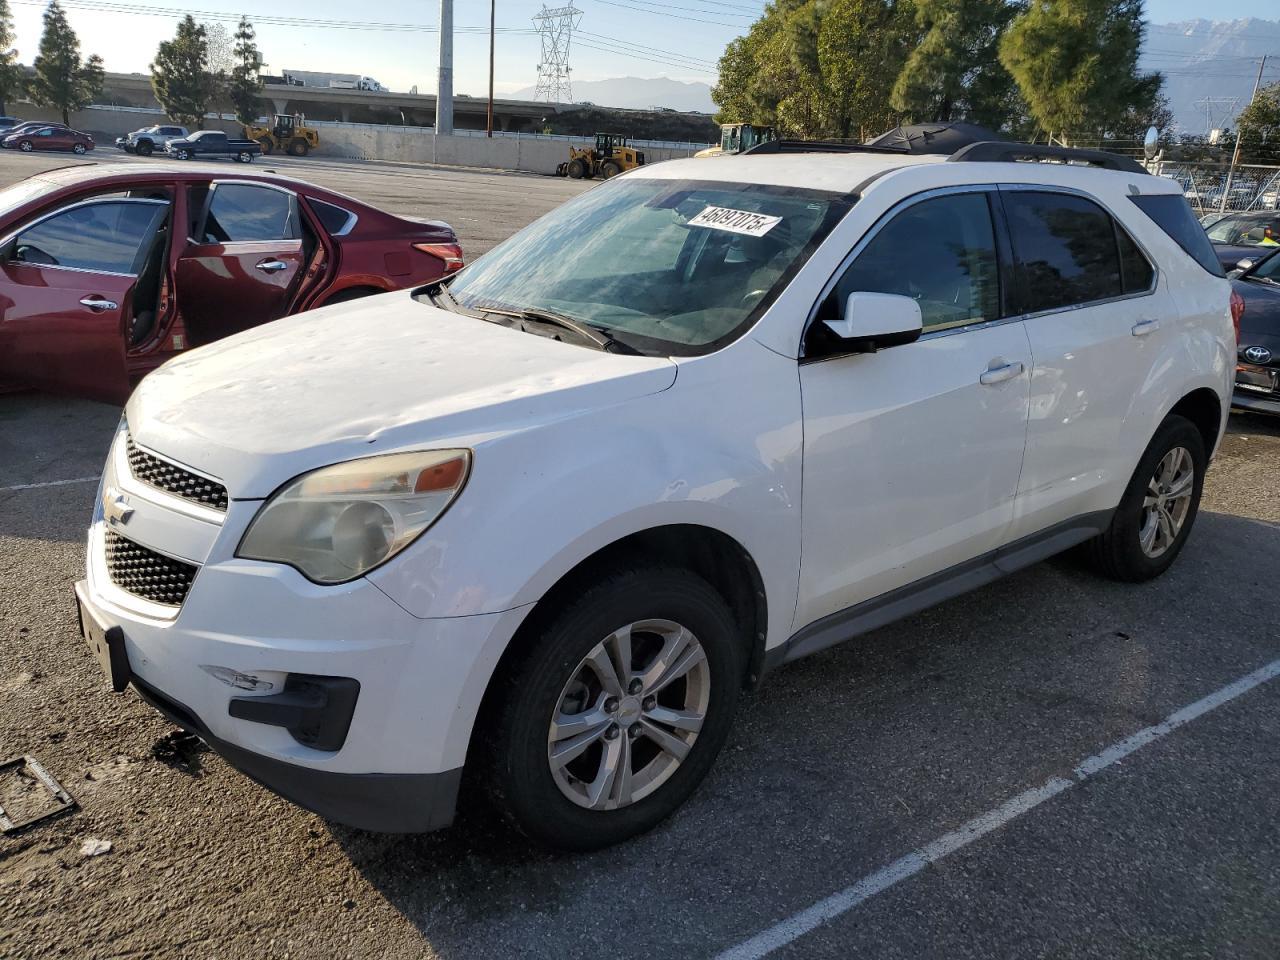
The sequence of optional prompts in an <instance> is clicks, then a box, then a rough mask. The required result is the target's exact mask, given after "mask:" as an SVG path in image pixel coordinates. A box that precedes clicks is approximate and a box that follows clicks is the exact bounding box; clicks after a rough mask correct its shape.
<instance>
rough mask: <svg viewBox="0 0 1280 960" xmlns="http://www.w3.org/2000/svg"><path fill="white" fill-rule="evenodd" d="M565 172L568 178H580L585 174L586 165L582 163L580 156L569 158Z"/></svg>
mask: <svg viewBox="0 0 1280 960" xmlns="http://www.w3.org/2000/svg"><path fill="white" fill-rule="evenodd" d="M567 172H568V174H569V179H571V180H581V179H582V178H584V177H585V176H586V175H587V165H586V164H585V163H583V162H582V160H581V159H580V158H579V159H575V160H570V161H569V167H568V171H567Z"/></svg>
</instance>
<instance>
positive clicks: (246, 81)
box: [0, 0, 262, 124]
mask: <svg viewBox="0 0 1280 960" xmlns="http://www.w3.org/2000/svg"><path fill="white" fill-rule="evenodd" d="M0 2H2V0H0ZM235 41H236V45H235V47H234V50H233V58H234V59H233V66H232V68H231V82H230V84H229V86H228V90H229V92H230V94H231V103H232V105H233V106H234V107H235V111H236V119H237V120H239V121H240V122H241V123H243V124H250V123H253V122H254V121H255V120H257V119H258V94H259V93H260V92H261V90H262V80H261V79H260V78H259V74H260V73H261V72H262V54H261V53H260V52H259V51H258V45H257V44H256V43H254V32H253V24H251V23H250V22H249V20H248V18H247V17H241V18H240V25H239V26H238V27H237V28H236V36H235Z"/></svg>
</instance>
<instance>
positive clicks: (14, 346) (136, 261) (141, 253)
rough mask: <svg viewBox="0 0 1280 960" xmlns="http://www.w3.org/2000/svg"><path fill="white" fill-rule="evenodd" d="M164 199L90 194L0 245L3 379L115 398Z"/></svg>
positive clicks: (123, 382)
mask: <svg viewBox="0 0 1280 960" xmlns="http://www.w3.org/2000/svg"><path fill="white" fill-rule="evenodd" d="M168 212H169V203H168V201H165V200H144V199H123V198H116V199H110V200H106V199H104V200H90V201H86V202H83V203H76V204H72V205H70V206H67V207H64V208H62V209H60V210H56V211H54V212H53V213H50V214H46V215H44V216H42V217H40V218H39V219H38V220H36V221H35V222H33V223H30V224H27V225H26V226H24V227H22V228H20V229H19V230H18V231H17V232H16V233H15V234H14V235H11V236H10V237H9V239H8V240H6V241H5V242H4V243H3V245H0V379H4V380H14V381H17V382H20V383H25V384H29V385H31V386H34V387H39V388H42V389H45V390H49V391H51V392H55V393H67V394H72V395H75V396H81V397H87V398H90V399H94V400H105V401H107V402H113V403H114V402H119V400H120V398H121V397H122V396H126V395H127V394H128V392H129V377H128V373H127V370H126V367H125V342H126V329H127V326H128V323H129V321H130V320H131V318H132V316H133V310H134V303H133V294H134V287H135V286H136V284H137V277H138V272H139V270H141V268H142V262H143V260H144V259H145V257H146V255H147V253H148V252H149V251H150V248H151V241H152V239H153V238H154V237H155V235H156V230H157V229H158V228H159V226H160V224H161V223H163V222H164V219H165V217H166V216H167V215H168Z"/></svg>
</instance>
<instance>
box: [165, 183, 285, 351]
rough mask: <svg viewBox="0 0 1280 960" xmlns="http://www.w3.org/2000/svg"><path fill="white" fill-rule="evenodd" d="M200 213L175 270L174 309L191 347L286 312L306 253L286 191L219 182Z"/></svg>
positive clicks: (265, 185)
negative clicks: (175, 293)
mask: <svg viewBox="0 0 1280 960" xmlns="http://www.w3.org/2000/svg"><path fill="white" fill-rule="evenodd" d="M193 207H195V205H194V204H193ZM195 208H196V209H200V208H199V207H195ZM203 211H204V212H203V214H202V215H200V216H199V217H198V222H197V223H196V225H195V227H194V229H193V231H192V234H193V235H192V238H191V239H190V240H189V241H188V246H187V249H186V251H185V252H184V253H183V255H182V256H181V258H180V259H179V260H178V267H177V296H178V309H179V311H180V312H181V314H182V318H183V320H184V322H185V325H186V331H187V337H188V340H189V341H190V345H191V346H193V347H196V346H200V345H201V344H204V343H211V342H213V341H214V340H218V339H220V338H222V337H225V336H229V335H230V334H233V333H238V332H240V331H241V330H247V329H249V328H250V327H256V326H258V325H259V324H262V323H266V322H267V321H269V320H276V319H278V318H279V317H282V316H284V315H285V314H286V313H288V312H289V308H290V306H291V304H292V303H293V297H294V293H295V291H296V290H297V287H298V284H299V282H300V280H301V276H302V272H303V268H304V264H305V261H306V258H307V252H306V251H305V250H304V243H303V233H304V231H303V226H302V222H301V220H300V216H301V214H300V212H299V210H298V198H297V195H296V194H294V193H292V192H290V191H288V190H284V189H282V188H280V187H276V186H272V185H268V184H261V183H244V182H236V181H223V182H219V183H215V184H214V185H213V186H212V187H211V188H210V189H209V192H208V196H207V198H206V200H205V202H204V204H203Z"/></svg>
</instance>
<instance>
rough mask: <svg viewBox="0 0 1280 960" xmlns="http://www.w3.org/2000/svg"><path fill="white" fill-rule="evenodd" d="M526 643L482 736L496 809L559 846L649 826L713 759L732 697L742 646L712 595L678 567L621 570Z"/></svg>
mask: <svg viewBox="0 0 1280 960" xmlns="http://www.w3.org/2000/svg"><path fill="white" fill-rule="evenodd" d="M531 640H532V645H531V647H530V648H529V652H528V655H527V656H525V657H524V658H523V659H522V660H521V661H520V663H519V665H518V666H516V667H512V668H508V669H507V670H506V672H505V673H504V675H502V676H501V677H500V678H499V679H498V680H497V681H496V682H497V683H498V684H499V686H498V687H496V688H495V690H494V691H491V693H492V695H494V696H496V697H498V698H499V699H498V701H497V704H498V706H497V707H496V708H495V712H494V714H493V715H492V716H493V719H492V721H491V726H490V728H489V730H488V731H486V733H485V734H483V735H482V736H483V737H484V739H483V741H482V742H485V743H486V744H487V746H488V751H489V752H488V762H487V767H488V770H487V774H488V778H489V781H490V786H491V788H492V789H491V793H490V795H491V796H492V797H493V798H495V801H496V803H497V804H498V806H499V808H500V810H501V812H502V813H503V814H504V815H505V816H506V817H507V819H509V820H510V821H511V822H512V823H513V824H514V825H515V826H516V827H517V828H518V829H519V830H520V831H522V832H523V833H524V834H525V835H526V836H528V837H530V838H531V839H533V840H535V841H537V842H539V843H542V844H545V845H547V846H550V847H554V848H558V849H565V850H594V849H598V848H600V847H605V846H609V845H610V844H614V843H618V842H620V841H622V840H625V839H627V838H628V837H632V836H635V835H636V834H638V833H642V832H644V831H646V830H649V829H650V828H652V827H654V826H655V825H657V824H658V823H659V822H661V821H662V820H663V819H664V818H665V817H667V816H668V815H670V814H671V813H672V812H673V811H674V810H675V809H676V808H677V807H679V806H680V805H681V804H682V803H683V802H684V801H685V800H686V799H687V798H688V797H689V795H690V794H691V793H692V792H693V790H694V788H695V787H697V785H698V784H699V783H700V782H701V780H702V779H703V777H705V776H706V774H707V771H708V770H710V769H711V764H712V763H713V762H714V760H715V758H716V755H717V754H718V753H719V752H720V748H721V747H722V746H723V745H724V742H725V739H726V737H727V736H728V733H729V727H730V725H731V723H732V720H733V713H734V709H735V708H736V706H737V701H738V692H739V689H740V688H741V685H742V677H743V670H744V658H743V655H742V654H743V650H744V645H743V642H742V639H741V637H740V636H739V631H738V630H737V627H736V624H735V623H734V620H733V616H732V614H731V613H730V611H729V608H728V607H727V605H726V604H725V602H724V600H723V599H722V598H721V596H720V594H719V593H717V592H716V591H715V590H714V589H713V588H712V587H711V586H710V585H709V584H708V583H707V582H706V581H705V580H702V579H701V578H700V577H698V576H697V575H695V574H693V573H691V572H689V571H686V570H681V569H677V568H670V567H645V568H640V569H634V570H627V571H622V572H618V573H615V574H613V575H612V576H609V577H606V578H605V579H603V580H601V581H600V582H598V583H596V584H595V585H594V586H591V587H588V588H587V589H586V590H585V591H583V592H581V593H579V594H578V595H576V596H575V597H574V598H573V599H572V600H570V601H569V602H568V603H567V604H566V605H565V606H564V607H563V608H561V609H560V610H559V611H558V612H557V613H555V614H554V615H553V616H552V617H551V618H550V620H549V622H548V623H546V624H545V625H544V627H543V628H542V629H541V630H539V631H538V633H537V635H536V636H535V637H533V638H531ZM482 762H484V761H482Z"/></svg>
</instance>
